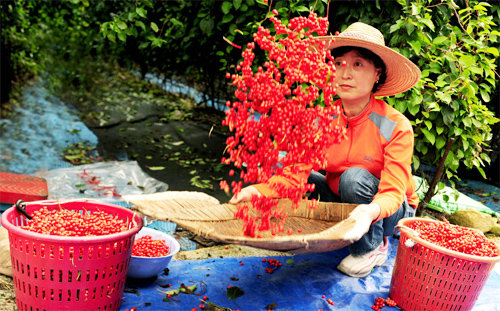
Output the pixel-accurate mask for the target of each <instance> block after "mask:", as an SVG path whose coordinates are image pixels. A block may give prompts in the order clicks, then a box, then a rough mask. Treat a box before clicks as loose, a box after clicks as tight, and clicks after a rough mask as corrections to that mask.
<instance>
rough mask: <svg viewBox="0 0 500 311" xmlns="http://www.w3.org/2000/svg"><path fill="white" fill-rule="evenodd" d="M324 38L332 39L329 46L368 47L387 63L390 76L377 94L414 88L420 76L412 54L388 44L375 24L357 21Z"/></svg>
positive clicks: (400, 91) (387, 71)
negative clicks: (337, 33)
mask: <svg viewBox="0 0 500 311" xmlns="http://www.w3.org/2000/svg"><path fill="white" fill-rule="evenodd" d="M320 39H321V40H330V43H329V45H328V48H329V49H335V48H338V47H342V46H355V47H361V48H365V49H368V50H370V51H372V52H373V53H375V54H377V55H378V56H379V57H380V58H381V59H382V61H383V62H384V64H385V67H386V75H387V78H386V80H385V82H384V84H382V85H380V86H379V87H378V89H377V91H376V92H375V96H390V95H395V94H399V93H402V92H404V91H407V90H409V89H410V88H412V87H413V86H414V85H415V84H417V82H418V81H419V80H420V77H421V72H420V69H419V68H418V67H417V66H416V65H415V64H414V63H412V62H411V61H410V60H409V59H408V58H406V57H404V56H403V55H401V54H400V53H398V52H396V51H394V50H392V49H390V48H388V47H387V46H386V45H385V42H384V36H383V35H382V33H381V32H380V31H379V30H378V29H377V28H375V27H372V26H370V25H367V24H365V23H361V22H356V23H353V24H351V25H350V26H349V27H347V28H346V29H345V30H344V31H343V32H341V33H340V34H339V35H338V36H322V37H320Z"/></svg>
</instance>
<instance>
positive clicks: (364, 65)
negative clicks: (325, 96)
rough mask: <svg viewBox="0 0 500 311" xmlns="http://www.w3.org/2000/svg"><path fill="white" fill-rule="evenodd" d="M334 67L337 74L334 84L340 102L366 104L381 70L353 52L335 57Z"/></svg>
mask: <svg viewBox="0 0 500 311" xmlns="http://www.w3.org/2000/svg"><path fill="white" fill-rule="evenodd" d="M342 64H344V65H342ZM335 67H336V68H337V72H336V74H335V80H334V83H335V84H337V85H338V87H337V95H338V96H339V97H340V98H342V102H343V103H344V104H348V103H353V104H356V103H364V104H366V102H367V101H368V99H369V98H370V96H371V90H372V88H373V85H374V84H375V82H376V81H377V80H378V79H379V77H380V72H381V69H380V68H376V67H375V65H374V64H373V62H372V61H371V60H369V59H366V58H363V57H361V55H360V54H359V53H358V52H357V51H355V50H351V51H349V52H347V53H346V54H344V55H342V56H338V57H336V58H335Z"/></svg>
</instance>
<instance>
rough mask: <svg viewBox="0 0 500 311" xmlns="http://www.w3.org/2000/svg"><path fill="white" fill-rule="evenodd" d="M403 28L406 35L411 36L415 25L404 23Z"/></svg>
mask: <svg viewBox="0 0 500 311" xmlns="http://www.w3.org/2000/svg"><path fill="white" fill-rule="evenodd" d="M405 28H406V32H407V33H408V35H411V34H412V32H413V31H414V30H415V25H413V24H412V23H406V24H405Z"/></svg>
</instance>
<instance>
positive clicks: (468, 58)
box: [458, 54, 475, 67]
mask: <svg viewBox="0 0 500 311" xmlns="http://www.w3.org/2000/svg"><path fill="white" fill-rule="evenodd" d="M458 61H459V62H460V64H461V65H462V66H464V67H469V66H474V65H475V62H474V57H473V56H472V55H469V54H466V55H462V56H460V58H459V59H458Z"/></svg>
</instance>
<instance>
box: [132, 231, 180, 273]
mask: <svg viewBox="0 0 500 311" xmlns="http://www.w3.org/2000/svg"><path fill="white" fill-rule="evenodd" d="M180 248H181V246H180V244H179V242H177V240H176V239H175V238H174V237H173V236H171V235H169V234H167V233H164V232H161V231H158V230H155V229H151V228H147V227H143V228H142V229H141V230H140V231H139V232H138V233H137V234H136V236H135V240H134V245H133V246H132V257H131V258H130V265H129V268H128V271H127V277H129V278H133V279H147V278H152V277H155V276H157V275H158V273H160V272H161V271H163V270H164V269H165V268H166V267H167V266H168V264H169V263H170V260H172V257H173V256H174V255H175V254H177V253H178V252H179V250H180Z"/></svg>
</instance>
